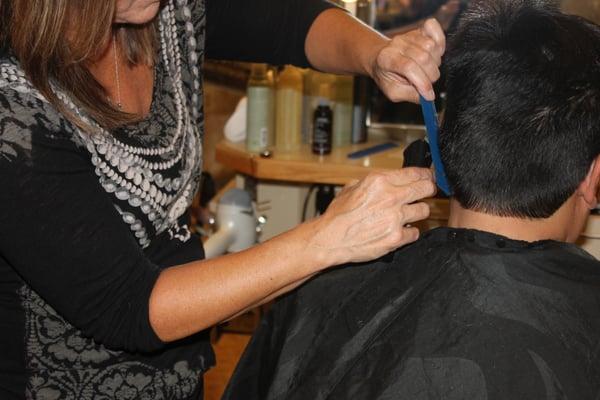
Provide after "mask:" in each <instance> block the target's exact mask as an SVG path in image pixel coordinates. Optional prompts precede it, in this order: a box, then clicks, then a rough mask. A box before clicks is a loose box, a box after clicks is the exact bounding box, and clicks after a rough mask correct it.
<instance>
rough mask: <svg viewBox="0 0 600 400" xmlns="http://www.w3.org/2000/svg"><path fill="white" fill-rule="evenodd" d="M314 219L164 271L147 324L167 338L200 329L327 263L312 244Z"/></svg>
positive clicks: (291, 283) (155, 289)
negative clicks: (243, 247)
mask: <svg viewBox="0 0 600 400" xmlns="http://www.w3.org/2000/svg"><path fill="white" fill-rule="evenodd" d="M315 224H316V223H312V222H309V223H306V224H303V225H301V226H299V227H298V228H296V229H294V230H292V231H289V232H287V233H284V234H283V235H280V236H278V237H276V238H273V239H271V240H269V241H267V242H265V243H263V244H261V245H257V246H255V247H253V248H250V249H248V250H245V251H242V252H239V253H234V254H229V255H225V256H222V257H217V258H214V259H210V260H203V261H198V262H192V263H189V264H185V265H181V266H177V267H173V268H169V269H166V270H165V271H163V272H162V273H161V275H160V276H159V278H158V281H157V282H156V285H155V287H154V289H153V291H152V294H151V297H150V323H151V325H152V327H153V329H154V331H155V332H156V334H157V336H158V337H159V338H160V339H161V340H163V341H165V342H169V341H173V340H177V339H181V338H184V337H186V336H189V335H191V334H194V333H196V332H199V331H201V330H203V329H206V328H208V327H210V326H213V325H215V324H217V323H220V322H223V321H226V320H228V319H231V318H232V317H234V316H235V315H238V314H240V313H241V312H243V311H245V310H247V309H249V308H251V307H253V306H255V305H259V304H261V303H264V302H266V301H267V300H268V299H269V298H271V297H273V295H275V294H283V291H282V289H284V288H286V287H288V290H291V289H292V288H293V287H295V286H297V285H298V284H299V283H297V282H300V281H302V280H304V279H306V278H307V277H309V276H312V275H314V274H315V273H316V272H318V271H320V270H322V269H323V268H325V267H326V266H327V264H328V262H327V260H326V255H325V254H321V253H320V251H319V249H318V248H312V249H311V244H310V239H311V237H314V235H315V232H314V231H313V230H314V229H316V226H315ZM295 283H297V284H296V285H294V284H295Z"/></svg>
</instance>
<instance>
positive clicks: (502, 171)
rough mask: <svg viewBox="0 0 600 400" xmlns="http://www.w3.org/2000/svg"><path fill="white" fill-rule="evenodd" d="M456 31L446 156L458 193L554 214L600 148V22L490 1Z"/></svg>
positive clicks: (495, 210) (493, 205) (509, 211)
mask: <svg viewBox="0 0 600 400" xmlns="http://www.w3.org/2000/svg"><path fill="white" fill-rule="evenodd" d="M485 3H486V5H485V6H479V7H476V8H475V9H473V10H471V11H470V12H469V13H468V14H467V15H466V16H465V18H464V19H463V21H462V23H461V25H460V27H459V28H458V31H457V32H456V34H455V35H454V36H453V37H452V38H451V40H450V45H449V51H448V53H447V57H446V61H447V64H446V67H447V73H448V75H447V76H448V78H447V90H448V98H447V100H448V101H447V107H446V113H445V119H444V124H443V127H442V132H441V134H440V142H441V152H442V159H443V161H444V164H445V167H446V170H447V171H446V172H447V175H448V179H449V181H450V184H451V186H452V189H453V191H454V196H455V198H456V199H457V200H458V201H459V202H460V204H461V205H462V206H463V207H464V208H467V209H471V210H474V211H479V212H485V213H488V214H493V215H498V216H511V217H519V218H548V217H550V216H552V215H553V214H554V213H555V212H556V211H557V210H558V209H559V208H560V207H561V206H562V205H563V204H564V202H565V201H566V200H567V199H568V198H569V197H570V196H572V195H573V193H575V190H576V189H577V187H578V186H579V184H580V183H581V182H582V181H583V180H584V179H585V177H586V175H587V173H588V171H589V168H590V166H591V165H592V162H593V160H594V159H595V158H596V156H598V154H600V27H598V26H597V25H595V24H593V23H592V22H589V21H587V20H585V19H583V18H581V17H576V16H571V15H565V14H563V13H561V12H560V11H559V10H558V9H557V8H554V7H553V6H550V5H544V4H543V2H541V1H536V2H534V1H525V0H522V1H496V0H494V1H486V2H485Z"/></svg>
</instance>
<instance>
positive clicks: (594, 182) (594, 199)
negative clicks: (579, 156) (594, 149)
mask: <svg viewBox="0 0 600 400" xmlns="http://www.w3.org/2000/svg"><path fill="white" fill-rule="evenodd" d="M599 186H600V156H598V157H596V159H595V160H594V162H593V163H592V166H591V167H590V170H589V171H588V174H587V176H586V177H585V179H584V181H583V182H581V184H580V185H579V188H578V189H577V192H578V193H579V195H580V196H581V197H582V198H583V200H584V201H585V203H586V205H587V206H588V208H589V209H593V208H596V207H597V205H598V187H599Z"/></svg>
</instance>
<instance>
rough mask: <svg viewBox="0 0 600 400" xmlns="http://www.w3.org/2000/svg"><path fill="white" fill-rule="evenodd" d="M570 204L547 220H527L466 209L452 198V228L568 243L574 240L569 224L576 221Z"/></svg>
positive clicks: (526, 239)
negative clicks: (572, 217)
mask: <svg viewBox="0 0 600 400" xmlns="http://www.w3.org/2000/svg"><path fill="white" fill-rule="evenodd" d="M569 207H570V204H569V203H566V204H565V205H564V206H563V207H562V208H561V209H559V210H558V211H557V212H556V213H555V214H554V215H553V216H551V217H550V218H547V219H523V218H514V217H499V216H496V215H490V214H485V213H481V212H477V211H471V210H466V209H464V208H463V207H462V206H461V205H460V203H459V202H458V201H456V200H454V199H451V200H450V220H449V221H448V226H450V227H452V228H465V229H476V230H479V231H484V232H491V233H495V234H498V235H501V236H505V237H507V238H509V239H514V240H523V241H527V242H536V241H539V240H558V241H561V242H566V241H570V240H573V239H572V238H570V237H569V232H568V229H567V228H566V227H568V226H569V224H570V223H571V222H572V221H569V220H568V219H569V218H570V216H571V215H572V214H571V213H570V212H569V211H570V210H569Z"/></svg>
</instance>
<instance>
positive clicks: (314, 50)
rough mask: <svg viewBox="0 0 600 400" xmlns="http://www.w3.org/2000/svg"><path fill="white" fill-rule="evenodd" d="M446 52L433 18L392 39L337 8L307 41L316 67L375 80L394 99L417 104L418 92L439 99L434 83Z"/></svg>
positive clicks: (325, 14)
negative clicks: (435, 92)
mask: <svg viewBox="0 0 600 400" xmlns="http://www.w3.org/2000/svg"><path fill="white" fill-rule="evenodd" d="M445 48H446V40H445V36H444V32H443V30H442V28H441V26H440V25H439V23H438V22H437V21H436V20H434V19H430V20H427V21H426V22H425V23H424V24H423V25H422V26H421V27H420V28H418V29H416V30H413V31H410V32H407V33H404V34H402V35H398V36H395V37H394V38H393V39H389V38H387V37H385V36H383V35H382V34H380V33H378V32H376V31H375V30H373V29H371V28H370V27H368V26H367V25H365V24H363V23H361V22H359V21H358V20H356V19H355V18H353V17H352V16H350V15H348V14H347V13H346V12H344V11H342V10H339V9H330V10H326V11H324V12H322V13H321V14H319V16H318V17H317V18H316V19H315V21H314V22H313V24H312V26H311V28H310V30H309V31H308V35H307V36H306V42H305V51H306V55H307V57H308V60H309V61H310V63H311V64H312V65H313V66H314V67H315V68H317V69H320V70H322V71H326V72H332V73H346V74H363V75H368V76H371V77H372V78H373V79H374V80H375V82H376V83H377V84H378V85H379V87H380V88H381V89H382V90H383V91H384V92H385V93H386V95H387V96H388V97H389V98H390V99H391V100H393V101H403V100H409V101H412V102H415V103H416V102H418V93H420V94H422V95H423V96H424V97H425V98H427V99H428V100H433V98H434V97H435V94H434V92H433V86H432V83H433V82H435V81H437V80H438V79H439V77H440V71H439V66H440V65H441V62H442V56H443V54H444V51H445ZM415 88H416V89H417V90H415ZM417 91H418V93H417Z"/></svg>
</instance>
